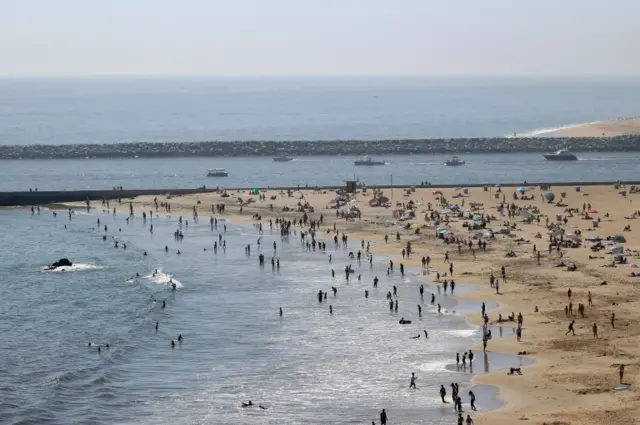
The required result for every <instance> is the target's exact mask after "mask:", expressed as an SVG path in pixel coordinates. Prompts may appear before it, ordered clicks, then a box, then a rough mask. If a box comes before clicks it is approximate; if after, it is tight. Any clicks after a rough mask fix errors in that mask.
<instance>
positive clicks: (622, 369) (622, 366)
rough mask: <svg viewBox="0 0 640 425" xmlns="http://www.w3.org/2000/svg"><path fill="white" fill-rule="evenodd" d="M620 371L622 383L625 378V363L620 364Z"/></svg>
mask: <svg viewBox="0 0 640 425" xmlns="http://www.w3.org/2000/svg"><path fill="white" fill-rule="evenodd" d="M618 371H619V372H620V383H621V384H622V378H624V364H621V365H620V367H619V368H618Z"/></svg>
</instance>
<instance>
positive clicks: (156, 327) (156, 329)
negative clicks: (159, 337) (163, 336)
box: [156, 322, 160, 332]
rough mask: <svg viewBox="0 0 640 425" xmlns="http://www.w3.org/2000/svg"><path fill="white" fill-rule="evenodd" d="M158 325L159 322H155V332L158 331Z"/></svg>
mask: <svg viewBox="0 0 640 425" xmlns="http://www.w3.org/2000/svg"><path fill="white" fill-rule="evenodd" d="M159 325H160V322H156V332H158V326H159Z"/></svg>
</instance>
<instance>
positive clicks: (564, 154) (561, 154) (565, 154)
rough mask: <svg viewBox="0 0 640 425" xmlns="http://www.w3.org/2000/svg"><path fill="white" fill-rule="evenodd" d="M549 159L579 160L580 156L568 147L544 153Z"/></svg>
mask: <svg viewBox="0 0 640 425" xmlns="http://www.w3.org/2000/svg"><path fill="white" fill-rule="evenodd" d="M544 158H545V159H546V160H547V161H577V160H578V157H577V156H575V155H574V154H572V153H571V152H569V151H568V150H566V149H560V150H559V151H556V152H555V153H548V154H546V155H544Z"/></svg>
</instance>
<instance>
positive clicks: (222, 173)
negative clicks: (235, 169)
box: [207, 168, 229, 177]
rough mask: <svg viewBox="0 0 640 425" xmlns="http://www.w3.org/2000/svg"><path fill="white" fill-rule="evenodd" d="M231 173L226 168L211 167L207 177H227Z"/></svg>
mask: <svg viewBox="0 0 640 425" xmlns="http://www.w3.org/2000/svg"><path fill="white" fill-rule="evenodd" d="M228 175H229V173H228V172H227V170H225V169H224V168H210V169H208V170H207V177H227V176H228Z"/></svg>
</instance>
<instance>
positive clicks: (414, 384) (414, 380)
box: [409, 335, 420, 390]
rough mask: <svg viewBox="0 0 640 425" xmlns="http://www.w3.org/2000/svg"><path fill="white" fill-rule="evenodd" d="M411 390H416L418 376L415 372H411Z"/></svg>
mask: <svg viewBox="0 0 640 425" xmlns="http://www.w3.org/2000/svg"><path fill="white" fill-rule="evenodd" d="M418 336H420V335H418ZM409 389H414V390H415V389H416V374H415V373H414V372H411V383H410V384H409Z"/></svg>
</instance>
